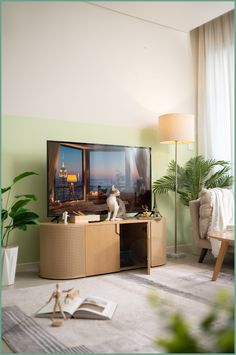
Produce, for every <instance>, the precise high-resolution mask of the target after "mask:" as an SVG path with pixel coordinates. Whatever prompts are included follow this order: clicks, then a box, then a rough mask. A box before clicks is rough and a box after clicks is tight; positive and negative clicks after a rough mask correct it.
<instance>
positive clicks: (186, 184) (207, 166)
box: [153, 155, 233, 206]
mask: <svg viewBox="0 0 236 355" xmlns="http://www.w3.org/2000/svg"><path fill="white" fill-rule="evenodd" d="M230 169H231V166H230V163H229V162H227V161H224V160H215V159H208V160H207V159H204V158H203V157H202V156H201V155H198V156H196V157H194V158H191V159H189V160H188V161H187V163H186V164H185V165H184V166H183V167H181V166H179V165H177V184H178V187H177V193H178V194H179V195H180V200H181V202H182V203H183V204H184V205H185V206H188V205H189V201H191V200H196V199H197V198H198V194H199V192H200V191H201V189H202V188H203V187H205V188H207V189H212V188H214V187H221V188H230V187H231V186H232V184H233V177H232V176H231V175H230V174H229V171H230ZM167 173H168V175H165V176H163V177H162V178H160V179H158V180H156V181H155V182H154V183H153V192H154V193H157V194H162V193H167V192H169V191H175V161H174V160H172V161H171V162H170V163H169V166H168V171H167Z"/></svg>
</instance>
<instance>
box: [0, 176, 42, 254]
mask: <svg viewBox="0 0 236 355" xmlns="http://www.w3.org/2000/svg"><path fill="white" fill-rule="evenodd" d="M30 175H38V174H36V173H35V172H33V171H30V172H24V173H22V174H20V175H18V176H16V177H15V178H14V180H13V182H12V184H11V185H10V186H8V187H6V188H2V189H1V191H2V195H3V194H5V193H8V196H7V198H6V205H5V207H4V208H3V207H2V217H1V245H2V247H7V246H8V245H9V236H10V233H11V232H12V231H13V229H16V228H18V229H21V230H26V229H27V226H28V225H32V224H38V217H39V216H38V215H37V214H36V213H34V212H31V211H29V210H28V209H27V208H25V206H26V205H27V204H28V203H29V202H30V201H36V200H37V199H36V196H35V195H33V194H26V195H17V196H15V200H14V202H13V203H12V204H11V205H10V206H9V204H10V200H11V199H10V197H11V192H12V187H13V186H14V185H15V184H16V183H17V182H18V181H20V180H22V179H24V178H26V177H27V176H30Z"/></svg>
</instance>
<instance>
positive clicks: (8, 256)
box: [2, 246, 18, 286]
mask: <svg viewBox="0 0 236 355" xmlns="http://www.w3.org/2000/svg"><path fill="white" fill-rule="evenodd" d="M17 256H18V246H17V247H7V248H4V247H3V248H2V286H9V285H12V284H14V282H15V275H16V264H17Z"/></svg>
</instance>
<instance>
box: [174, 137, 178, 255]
mask: <svg viewBox="0 0 236 355" xmlns="http://www.w3.org/2000/svg"><path fill="white" fill-rule="evenodd" d="M177 184H178V179H177V141H175V254H177V189H178V186H177Z"/></svg>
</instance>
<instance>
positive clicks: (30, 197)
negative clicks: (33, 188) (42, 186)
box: [15, 194, 37, 201]
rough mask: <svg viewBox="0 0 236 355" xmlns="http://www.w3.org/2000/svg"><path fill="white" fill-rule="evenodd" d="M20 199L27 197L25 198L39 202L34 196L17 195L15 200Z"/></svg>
mask: <svg viewBox="0 0 236 355" xmlns="http://www.w3.org/2000/svg"><path fill="white" fill-rule="evenodd" d="M19 197H25V198H29V199H31V200H33V201H37V197H36V196H35V195H33V194H26V195H17V196H15V198H19Z"/></svg>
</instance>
